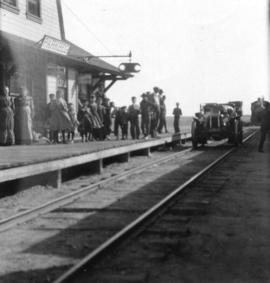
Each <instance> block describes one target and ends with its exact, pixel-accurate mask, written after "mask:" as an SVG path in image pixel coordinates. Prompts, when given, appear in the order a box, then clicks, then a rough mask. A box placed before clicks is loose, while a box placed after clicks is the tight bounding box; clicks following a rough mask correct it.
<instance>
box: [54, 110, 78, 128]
mask: <svg viewBox="0 0 270 283" xmlns="http://www.w3.org/2000/svg"><path fill="white" fill-rule="evenodd" d="M49 124H50V129H51V130H52V131H66V130H72V128H73V125H72V122H71V119H70V117H69V115H68V112H66V111H61V110H59V109H57V110H55V111H53V112H52V115H51V119H50V122H49Z"/></svg>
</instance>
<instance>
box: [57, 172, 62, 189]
mask: <svg viewBox="0 0 270 283" xmlns="http://www.w3.org/2000/svg"><path fill="white" fill-rule="evenodd" d="M61 185H62V170H61V169H59V170H57V175H56V187H57V189H60V188H61Z"/></svg>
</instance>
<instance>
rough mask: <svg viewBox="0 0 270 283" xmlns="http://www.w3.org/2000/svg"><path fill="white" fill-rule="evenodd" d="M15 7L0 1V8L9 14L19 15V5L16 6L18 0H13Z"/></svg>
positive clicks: (2, 0)
mask: <svg viewBox="0 0 270 283" xmlns="http://www.w3.org/2000/svg"><path fill="white" fill-rule="evenodd" d="M15 2H16V3H15V5H12V4H9V3H7V2H5V1H4V0H0V8H3V9H5V10H7V11H9V12H12V13H15V14H19V13H20V9H19V5H18V0H15Z"/></svg>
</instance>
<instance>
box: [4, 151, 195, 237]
mask: <svg viewBox="0 0 270 283" xmlns="http://www.w3.org/2000/svg"><path fill="white" fill-rule="evenodd" d="M190 151H191V148H188V149H184V150H182V151H180V152H176V153H170V154H168V155H167V156H165V157H162V158H160V159H158V160H154V161H150V162H147V163H145V164H143V165H141V166H138V167H135V168H133V169H130V170H128V171H124V172H121V173H120V174H117V175H114V176H111V177H109V178H107V179H105V180H101V181H99V182H96V183H94V184H91V185H89V186H86V187H84V188H82V189H79V190H77V191H75V192H72V193H69V194H66V195H64V196H61V197H59V198H57V199H54V200H52V201H49V202H46V203H44V204H42V205H40V206H38V207H35V208H33V209H28V210H26V211H23V212H21V213H18V214H15V215H13V216H11V217H8V218H5V219H2V220H0V232H3V231H6V230H7V229H10V228H12V227H14V226H16V225H19V224H21V223H24V222H26V221H29V220H31V219H34V218H36V217H38V216H40V215H42V214H45V213H48V212H50V211H53V210H55V209H57V208H60V207H62V206H65V205H67V204H69V203H72V202H74V201H76V200H77V199H79V198H82V197H83V196H85V195H87V194H89V193H93V192H95V191H96V190H98V189H100V188H101V187H104V186H106V185H109V184H112V183H114V182H116V181H117V180H121V179H124V178H128V177H129V176H132V175H134V174H138V173H140V172H142V171H143V170H145V169H147V168H149V167H151V166H154V165H157V164H162V163H165V162H168V161H170V160H173V159H175V158H179V157H181V156H183V155H185V154H186V153H188V152H190Z"/></svg>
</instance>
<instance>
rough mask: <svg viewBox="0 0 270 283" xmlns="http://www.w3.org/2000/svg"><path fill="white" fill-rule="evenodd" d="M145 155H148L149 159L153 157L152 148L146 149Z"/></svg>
mask: <svg viewBox="0 0 270 283" xmlns="http://www.w3.org/2000/svg"><path fill="white" fill-rule="evenodd" d="M145 155H147V156H148V157H151V148H150V147H148V148H146V149H145Z"/></svg>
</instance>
